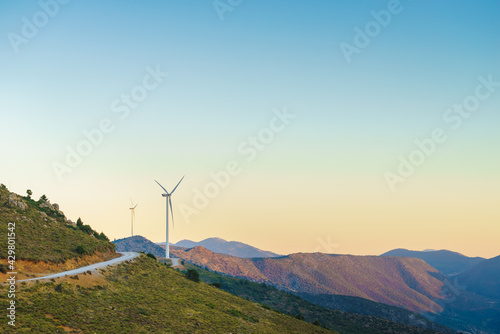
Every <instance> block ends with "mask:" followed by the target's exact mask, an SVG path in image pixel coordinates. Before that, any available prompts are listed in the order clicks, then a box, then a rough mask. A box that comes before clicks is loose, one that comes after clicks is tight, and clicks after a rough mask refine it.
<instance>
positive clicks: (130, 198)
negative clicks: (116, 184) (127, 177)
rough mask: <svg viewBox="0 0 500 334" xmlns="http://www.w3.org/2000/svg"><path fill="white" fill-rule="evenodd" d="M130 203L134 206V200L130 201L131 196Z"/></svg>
mask: <svg viewBox="0 0 500 334" xmlns="http://www.w3.org/2000/svg"><path fill="white" fill-rule="evenodd" d="M130 204H132V206H134V202H132V197H130Z"/></svg>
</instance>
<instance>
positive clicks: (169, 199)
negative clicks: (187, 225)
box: [155, 176, 184, 259]
mask: <svg viewBox="0 0 500 334" xmlns="http://www.w3.org/2000/svg"><path fill="white" fill-rule="evenodd" d="M183 179H184V176H183V177H182V179H181V180H180V181H179V183H177V185H176V186H175V188H174V190H172V192H170V193H169V192H168V191H167V189H165V188H163V186H162V185H161V184H160V183H159V182H158V181H156V180H155V182H156V183H158V185H159V186H160V187H161V188H162V189H163V190H164V191H165V193H164V194H162V196H163V197H166V200H167V239H166V242H165V257H166V258H167V259H168V258H170V247H169V243H168V207H169V206H170V212H171V215H172V227H174V211H173V210H172V199H171V198H170V197H171V196H172V194H173V193H174V191H175V189H177V187H178V186H179V184H180V183H181V182H182V180H183Z"/></svg>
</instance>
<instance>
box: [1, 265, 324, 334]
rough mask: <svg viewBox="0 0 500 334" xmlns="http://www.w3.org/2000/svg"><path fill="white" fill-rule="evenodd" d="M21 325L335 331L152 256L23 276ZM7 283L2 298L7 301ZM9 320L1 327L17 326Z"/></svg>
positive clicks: (36, 328) (47, 329) (82, 329)
mask: <svg viewBox="0 0 500 334" xmlns="http://www.w3.org/2000/svg"><path fill="white" fill-rule="evenodd" d="M19 289H20V291H18V293H17V296H18V297H17V304H18V305H19V307H18V309H17V330H18V332H30V330H31V332H36V333H51V334H52V333H63V332H64V331H65V330H66V331H73V332H78V333H115V334H119V333H210V334H212V333H297V334H299V333H331V332H330V331H328V330H326V329H323V328H321V327H319V326H315V325H312V324H309V323H307V322H304V321H300V320H298V319H295V318H293V317H290V316H287V315H283V314H279V313H277V312H274V311H272V310H269V309H267V308H265V307H262V306H261V305H259V304H256V303H252V302H250V301H247V300H245V299H243V298H239V297H236V296H233V295H231V294H229V293H227V292H224V291H221V290H219V289H217V288H215V287H213V286H210V285H207V284H204V283H195V282H193V281H190V280H188V279H187V278H186V277H185V276H184V275H183V274H182V273H180V272H177V271H175V270H173V269H169V268H167V267H166V266H165V265H163V264H159V263H158V262H157V261H156V260H154V259H151V258H149V257H147V256H141V257H139V258H138V259H136V260H135V261H133V262H129V263H123V264H120V265H118V266H116V267H112V268H110V269H108V270H106V271H103V273H102V274H101V275H100V276H98V275H97V274H93V275H91V276H89V275H84V274H81V275H78V279H77V278H76V277H68V278H60V279H57V280H55V281H54V282H50V281H49V282H42V283H24V284H21V286H20V288H19ZM5 298H6V287H5V286H2V287H1V291H0V299H1V300H2V305H3V304H5V302H6V300H5ZM7 326H8V325H7V322H6V321H2V322H0V332H2V333H10V332H9V330H10V329H9V328H8V327H7Z"/></svg>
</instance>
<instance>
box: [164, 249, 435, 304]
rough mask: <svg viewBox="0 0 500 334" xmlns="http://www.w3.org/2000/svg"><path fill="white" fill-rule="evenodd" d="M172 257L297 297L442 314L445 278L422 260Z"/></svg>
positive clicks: (202, 253)
mask: <svg viewBox="0 0 500 334" xmlns="http://www.w3.org/2000/svg"><path fill="white" fill-rule="evenodd" d="M172 253H174V254H175V255H176V256H178V257H180V258H183V259H185V260H187V261H189V262H190V263H193V264H196V265H199V266H201V267H207V268H208V269H210V270H212V271H216V272H220V273H223V274H227V275H230V276H234V277H240V278H246V279H249V280H253V281H256V282H261V283H266V284H271V285H274V286H276V287H278V288H280V289H284V290H287V291H291V292H297V293H308V294H318V295H319V294H338V295H346V296H353V297H361V298H364V299H369V300H372V301H375V302H379V303H385V304H389V305H393V306H397V307H401V308H405V309H407V310H410V311H414V312H422V311H431V312H434V311H436V310H438V311H439V310H441V306H440V305H438V304H437V303H436V301H439V300H440V299H442V296H441V295H440V293H441V290H442V287H443V282H442V281H441V280H440V279H438V278H436V277H439V275H440V274H439V273H438V271H437V270H436V269H434V268H433V267H431V266H430V265H428V264H427V263H425V262H424V261H423V260H420V259H414V258H400V257H380V256H351V255H329V254H322V253H312V254H304V253H298V254H291V255H288V256H283V257H279V258H257V259H242V258H237V257H234V256H229V255H222V254H217V253H213V252H210V251H209V250H207V249H205V248H203V247H195V248H192V249H189V250H185V251H179V250H172ZM441 276H442V275H441Z"/></svg>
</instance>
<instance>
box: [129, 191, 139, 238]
mask: <svg viewBox="0 0 500 334" xmlns="http://www.w3.org/2000/svg"><path fill="white" fill-rule="evenodd" d="M130 203H131V204H132V207H131V208H130V218H131V219H132V223H131V229H132V236H134V218H135V211H134V210H135V208H137V206H138V205H139V204H136V205H135V206H134V202H132V198H131V199H130Z"/></svg>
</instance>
